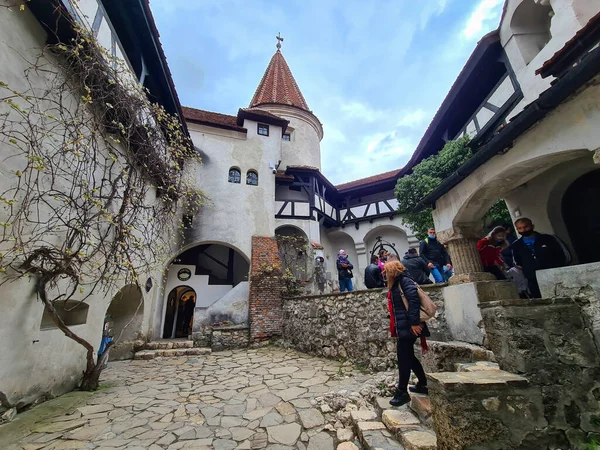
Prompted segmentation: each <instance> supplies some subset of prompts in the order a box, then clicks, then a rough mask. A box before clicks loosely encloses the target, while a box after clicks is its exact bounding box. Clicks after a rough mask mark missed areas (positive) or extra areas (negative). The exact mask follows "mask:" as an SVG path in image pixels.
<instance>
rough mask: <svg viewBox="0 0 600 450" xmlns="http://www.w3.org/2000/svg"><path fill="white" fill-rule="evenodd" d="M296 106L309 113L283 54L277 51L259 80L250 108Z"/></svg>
mask: <svg viewBox="0 0 600 450" xmlns="http://www.w3.org/2000/svg"><path fill="white" fill-rule="evenodd" d="M269 103H270V104H280V105H290V106H296V107H297V108H300V109H304V110H305V111H310V109H309V108H308V104H307V103H306V100H305V99H304V96H303V95H302V92H300V88H299V87H298V83H296V80H295V79H294V76H293V75H292V71H291V70H290V67H289V66H288V64H287V62H286V60H285V58H284V57H283V54H282V53H281V51H280V50H277V51H276V52H275V54H274V55H273V57H272V58H271V61H269V65H268V66H267V70H265V73H264V75H263V77H262V79H261V80H260V83H259V84H258V87H257V88H256V92H255V93H254V96H253V97H252V101H251V102H250V107H251V108H252V107H254V106H258V105H262V104H269Z"/></svg>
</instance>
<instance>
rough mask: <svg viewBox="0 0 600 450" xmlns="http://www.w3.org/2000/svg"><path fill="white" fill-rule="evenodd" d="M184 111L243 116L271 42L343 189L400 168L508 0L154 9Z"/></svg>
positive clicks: (229, 3)
mask: <svg viewBox="0 0 600 450" xmlns="http://www.w3.org/2000/svg"><path fill="white" fill-rule="evenodd" d="M150 5H151V8H152V11H153V14H154V16H155V20H156V23H157V25H158V29H159V32H160V35H161V42H162V45H163V47H164V50H165V53H166V55H167V59H168V62H169V67H170V69H171V72H172V73H173V78H174V81H175V86H176V88H177V92H178V94H179V98H180V100H181V103H182V104H183V105H184V106H190V107H194V108H198V109H205V110H209V111H216V112H220V113H224V114H231V115H236V114H237V111H238V108H240V107H247V106H248V105H249V103H250V100H251V99H252V96H253V95H254V91H255V90H256V87H257V86H258V84H259V82H260V80H261V78H262V76H263V74H264V71H265V69H266V68H267V65H268V63H269V60H270V59H271V57H272V56H273V53H274V52H275V51H276V47H275V45H276V43H277V40H276V39H275V36H276V35H277V33H278V32H281V36H282V37H283V38H284V42H283V46H282V49H281V50H282V53H283V55H284V56H285V59H286V61H287V63H288V65H289V66H290V69H291V70H292V73H293V75H294V78H295V79H296V82H297V83H298V86H299V87H300V90H301V91H302V94H303V95H304V98H305V99H306V102H307V103H308V106H309V108H310V109H311V110H312V111H313V113H314V114H315V115H316V116H317V117H318V118H319V120H320V121H321V123H322V124H323V129H324V138H323V140H322V141H321V160H322V171H323V173H324V174H325V176H326V177H327V178H328V179H329V180H330V181H331V182H332V183H334V184H341V183H345V182H348V181H352V180H356V179H359V178H364V177H368V176H371V175H375V174H378V173H381V172H387V171H390V170H395V169H399V168H401V167H403V166H404V165H405V164H406V162H407V161H408V160H409V159H410V156H411V155H412V153H413V151H414V150H415V148H416V146H417V144H418V142H419V140H420V138H421V137H422V135H423V133H424V132H425V130H426V128H427V126H428V125H429V123H430V122H431V119H432V118H433V116H434V115H435V112H436V111H437V109H438V107H439V105H440V104H441V102H442V101H443V99H444V97H445V96H446V94H447V93H448V90H449V89H450V86H451V85H452V83H453V82H454V80H455V79H456V77H457V76H458V74H459V72H460V70H461V69H462V67H463V65H464V63H465V62H466V61H467V59H468V57H469V55H470V54H471V52H472V51H473V49H474V48H475V45H476V43H477V41H478V40H479V39H480V38H481V37H482V36H483V35H484V34H486V33H488V32H489V31H491V30H494V29H496V28H497V26H498V23H499V20H500V15H501V12H502V5H503V0H476V1H474V0H418V1H415V0H390V1H388V0H280V1H275V0H251V1H248V0H151V2H150Z"/></svg>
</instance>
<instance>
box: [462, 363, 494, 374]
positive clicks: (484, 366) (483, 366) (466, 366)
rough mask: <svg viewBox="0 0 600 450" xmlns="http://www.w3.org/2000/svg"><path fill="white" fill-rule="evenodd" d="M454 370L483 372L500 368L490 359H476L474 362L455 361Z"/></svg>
mask: <svg viewBox="0 0 600 450" xmlns="http://www.w3.org/2000/svg"><path fill="white" fill-rule="evenodd" d="M454 367H455V369H456V372H482V371H483V372H485V371H488V370H500V366H498V364H497V363H494V362H491V361H477V362H474V363H456V364H455V365H454Z"/></svg>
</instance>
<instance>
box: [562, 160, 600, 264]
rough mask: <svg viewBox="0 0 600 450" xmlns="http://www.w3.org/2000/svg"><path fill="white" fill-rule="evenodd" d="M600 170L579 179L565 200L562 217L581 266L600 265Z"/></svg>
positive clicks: (565, 196) (570, 188) (569, 190)
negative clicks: (598, 203)
mask: <svg viewBox="0 0 600 450" xmlns="http://www.w3.org/2000/svg"><path fill="white" fill-rule="evenodd" d="M598 198H600V169H597V170H594V171H592V172H588V173H586V174H585V175H582V176H581V177H579V178H577V179H576V180H575V181H574V182H573V183H571V185H570V186H569V187H568V188H567V190H566V192H565V194H564V196H563V198H562V217H563V220H564V222H565V225H566V227H567V231H568V233H569V237H570V238H571V242H572V244H573V247H574V250H575V252H576V253H577V257H578V261H579V263H580V264H586V263H591V262H598V261H600V209H598V208H597V207H595V206H594V205H595V203H596V202H597V201H598Z"/></svg>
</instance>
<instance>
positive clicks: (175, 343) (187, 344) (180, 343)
mask: <svg viewBox="0 0 600 450" xmlns="http://www.w3.org/2000/svg"><path fill="white" fill-rule="evenodd" d="M193 346H194V341H188V340H161V341H151V342H148V343H146V345H145V349H146V350H170V349H179V348H192V347H193Z"/></svg>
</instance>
